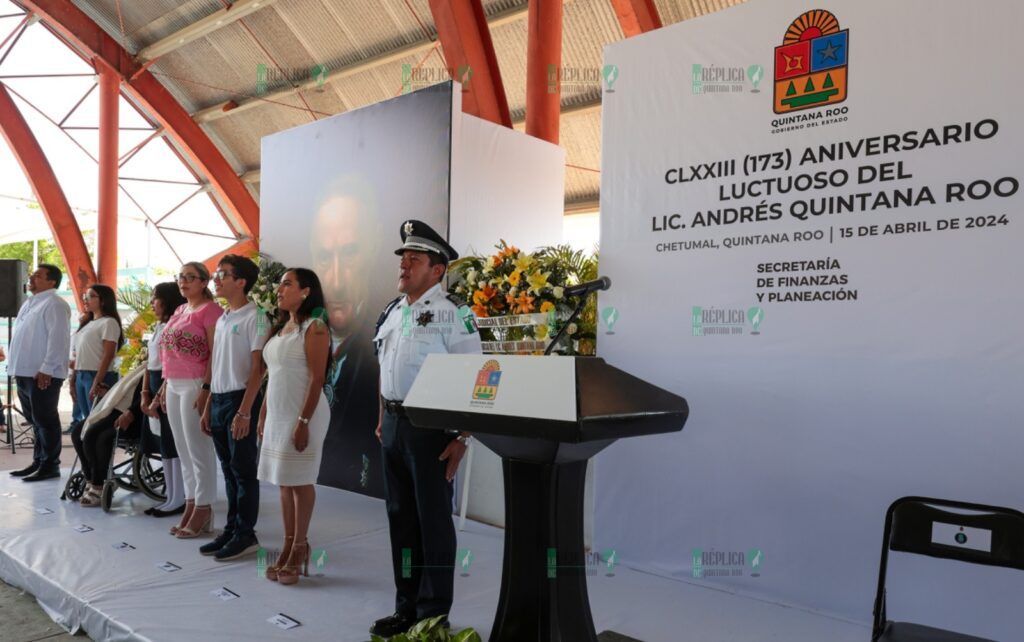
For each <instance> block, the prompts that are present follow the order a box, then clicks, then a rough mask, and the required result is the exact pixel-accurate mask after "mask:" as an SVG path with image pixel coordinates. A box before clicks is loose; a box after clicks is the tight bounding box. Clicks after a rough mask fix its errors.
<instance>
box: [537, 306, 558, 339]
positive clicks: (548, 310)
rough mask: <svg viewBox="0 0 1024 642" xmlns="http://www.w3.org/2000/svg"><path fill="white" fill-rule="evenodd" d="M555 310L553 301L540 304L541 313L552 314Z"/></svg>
mask: <svg viewBox="0 0 1024 642" xmlns="http://www.w3.org/2000/svg"><path fill="white" fill-rule="evenodd" d="M554 309H555V304H554V303H552V302H551V301H545V302H544V303H541V304H540V311H541V312H545V313H546V312H551V311H552V310H554ZM542 327H544V326H542ZM545 332H547V330H545Z"/></svg>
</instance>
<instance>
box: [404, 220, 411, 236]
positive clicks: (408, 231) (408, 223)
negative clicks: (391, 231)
mask: <svg viewBox="0 0 1024 642" xmlns="http://www.w3.org/2000/svg"><path fill="white" fill-rule="evenodd" d="M402 229H404V230H405V235H406V236H409V235H410V234H412V221H406V222H405V225H403V226H402Z"/></svg>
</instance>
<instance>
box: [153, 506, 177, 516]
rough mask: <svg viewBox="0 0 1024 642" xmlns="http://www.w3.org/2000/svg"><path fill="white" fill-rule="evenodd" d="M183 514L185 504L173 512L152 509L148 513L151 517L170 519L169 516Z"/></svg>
mask: <svg viewBox="0 0 1024 642" xmlns="http://www.w3.org/2000/svg"><path fill="white" fill-rule="evenodd" d="M184 512H185V504H182V505H181V506H178V507H177V508H175V509H173V510H160V509H159V508H154V509H153V512H152V513H150V515H152V516H153V517H170V516H171V515H181V514H182V513H184Z"/></svg>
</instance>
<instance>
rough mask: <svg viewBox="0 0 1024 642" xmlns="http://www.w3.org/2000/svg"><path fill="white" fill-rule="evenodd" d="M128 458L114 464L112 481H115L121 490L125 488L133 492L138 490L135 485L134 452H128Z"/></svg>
mask: <svg viewBox="0 0 1024 642" xmlns="http://www.w3.org/2000/svg"><path fill="white" fill-rule="evenodd" d="M128 455H129V456H130V459H125V460H124V461H122V462H121V463H119V464H117V465H115V466H114V468H113V471H114V478H113V481H114V482H116V483H117V486H118V488H120V489H121V490H127V491H130V492H135V491H137V490H139V489H138V488H136V486H135V481H134V480H135V453H133V452H129V453H128Z"/></svg>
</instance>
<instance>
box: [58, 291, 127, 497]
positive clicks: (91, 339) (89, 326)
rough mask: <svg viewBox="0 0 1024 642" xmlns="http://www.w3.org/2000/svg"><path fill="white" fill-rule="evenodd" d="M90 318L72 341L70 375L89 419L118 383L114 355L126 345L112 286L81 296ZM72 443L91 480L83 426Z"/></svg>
mask: <svg viewBox="0 0 1024 642" xmlns="http://www.w3.org/2000/svg"><path fill="white" fill-rule="evenodd" d="M82 298H83V300H84V301H85V307H86V309H87V311H88V312H89V318H88V319H86V321H85V323H84V324H82V325H81V326H80V327H79V328H78V331H77V332H75V336H74V338H73V339H72V342H73V345H74V354H75V359H74V361H73V362H72V363H71V367H72V368H73V369H74V370H73V372H72V373H71V376H70V383H71V398H72V399H73V400H74V401H75V403H76V404H77V405H78V407H79V408H80V409H81V411H82V413H83V417H88V416H89V413H90V412H91V411H92V407H93V405H94V404H95V403H96V402H97V401H98V400H99V399H100V397H102V396H103V395H104V394H106V392H107V390H109V389H110V387H111V386H112V385H114V384H115V383H117V372H116V371H115V370H114V369H113V367H112V366H113V363H114V356H115V355H116V354H117V351H118V350H120V349H121V346H122V345H123V344H124V331H123V330H122V329H121V315H120V314H118V312H117V298H116V297H115V296H114V290H113V289H112V288H110V287H109V286H106V285H102V284H99V283H97V284H95V285H93V286H91V287H90V288H89V289H88V290H86V292H85V296H84V297H82ZM71 443H72V444H73V445H74V447H75V450H76V451H77V452H78V455H79V460H80V461H81V463H82V468H83V472H85V473H86V476H87V477H90V478H92V475H91V473H92V471H89V470H85V468H86V467H87V465H88V461H89V459H88V458H87V457H85V456H83V452H85V451H84V447H83V445H82V426H81V425H80V424H79V425H77V426H74V428H73V429H72V431H71ZM101 491H102V486H97V485H95V484H92V483H90V484H89V488H88V489H87V490H86V492H85V493H84V494H83V495H82V503H83V504H88V503H89V502H96V501H97V500H98V499H99V496H100V492H101Z"/></svg>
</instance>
